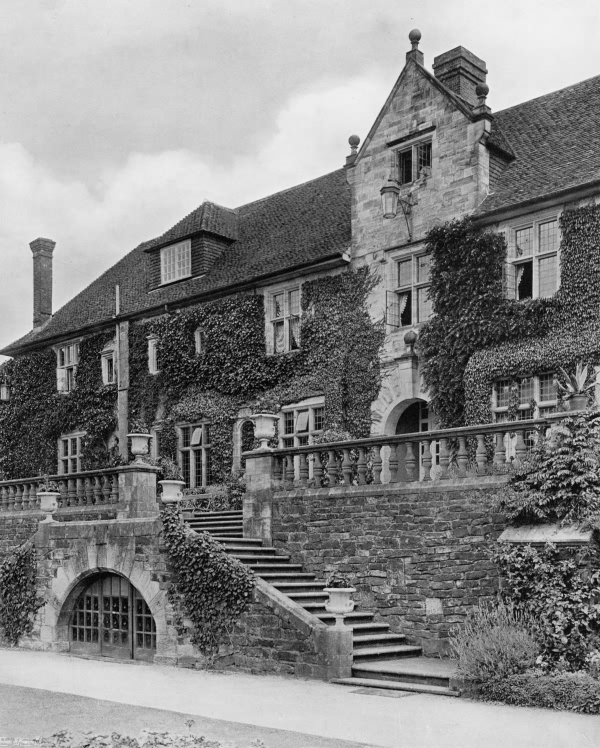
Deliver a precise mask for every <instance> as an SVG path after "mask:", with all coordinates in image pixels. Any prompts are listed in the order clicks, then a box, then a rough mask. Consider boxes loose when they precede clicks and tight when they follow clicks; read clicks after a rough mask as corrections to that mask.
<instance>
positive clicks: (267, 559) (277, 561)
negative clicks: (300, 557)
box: [229, 553, 290, 566]
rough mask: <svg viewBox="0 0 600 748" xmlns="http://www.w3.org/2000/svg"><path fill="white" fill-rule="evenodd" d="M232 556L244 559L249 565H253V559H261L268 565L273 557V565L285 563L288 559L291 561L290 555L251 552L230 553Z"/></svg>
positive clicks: (240, 559)
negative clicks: (262, 554)
mask: <svg viewBox="0 0 600 748" xmlns="http://www.w3.org/2000/svg"><path fill="white" fill-rule="evenodd" d="M229 555H230V556H231V557H232V558H237V560H238V561H242V562H243V563H245V564H248V565H249V566H253V563H252V562H253V561H259V560H260V561H261V562H262V564H263V565H267V564H269V562H270V559H273V561H272V566H280V565H282V564H285V562H286V561H289V558H290V557H289V556H258V555H254V554H249V553H230V554H229Z"/></svg>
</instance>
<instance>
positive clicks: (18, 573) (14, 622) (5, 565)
mask: <svg viewBox="0 0 600 748" xmlns="http://www.w3.org/2000/svg"><path fill="white" fill-rule="evenodd" d="M36 572H37V569H36V556H35V548H34V547H33V546H32V545H31V544H30V543H29V544H25V545H22V546H20V547H19V548H16V549H15V550H14V551H13V553H12V554H11V555H10V556H8V558H6V559H5V560H4V561H3V562H2V564H0V626H2V628H3V629H4V636H5V638H6V639H7V641H8V642H9V643H10V644H12V645H14V646H16V645H17V644H18V643H19V639H20V638H21V636H24V635H25V634H30V633H31V629H32V627H33V617H34V615H35V613H36V611H37V609H38V608H40V607H41V606H42V605H43V604H44V601H43V600H42V599H41V598H39V597H38V596H37V590H36Z"/></svg>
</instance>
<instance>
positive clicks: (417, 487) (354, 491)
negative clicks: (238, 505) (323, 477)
mask: <svg viewBox="0 0 600 748" xmlns="http://www.w3.org/2000/svg"><path fill="white" fill-rule="evenodd" d="M509 477H510V476H509V475H508V474H506V475H481V476H473V477H469V478H449V479H448V480H435V481H427V482H423V481H411V482H410V483H380V484H377V485H373V484H367V485H364V486H333V487H332V488H297V487H296V488H292V489H290V490H289V491H283V490H281V489H279V490H276V491H275V493H274V498H275V499H285V498H296V497H299V496H305V497H311V496H318V497H329V498H332V499H335V498H345V497H347V496H386V495H388V494H392V495H395V494H402V495H408V494H427V493H448V492H459V491H477V490H484V489H490V488H501V487H502V486H504V485H506V483H507V482H508V479H509Z"/></svg>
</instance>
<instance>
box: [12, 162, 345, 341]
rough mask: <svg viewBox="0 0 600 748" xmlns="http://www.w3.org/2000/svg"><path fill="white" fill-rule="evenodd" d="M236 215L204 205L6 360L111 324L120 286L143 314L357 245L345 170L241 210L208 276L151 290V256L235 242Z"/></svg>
mask: <svg viewBox="0 0 600 748" xmlns="http://www.w3.org/2000/svg"><path fill="white" fill-rule="evenodd" d="M207 205H208V206H210V207H209V208H208V209H206V206H207ZM215 209H216V210H215ZM231 213H232V211H230V210H228V209H227V208H221V207H220V206H214V205H213V204H212V203H204V204H203V205H202V206H200V207H199V208H198V209H197V210H196V211H194V212H193V213H191V214H190V215H189V216H187V217H186V218H184V219H183V220H182V221H180V222H179V223H177V224H176V225H175V226H174V227H173V228H172V229H170V230H169V231H167V232H166V233H165V234H163V235H162V236H161V237H158V238H157V239H153V240H152V241H149V242H145V243H143V244H140V245H139V246H138V247H136V249H134V250H132V251H131V252H129V254H127V255H126V256H125V257H124V258H123V259H122V260H120V261H119V262H117V263H116V265H113V267H111V268H110V269H109V270H107V271H106V272H105V273H104V274H103V275H101V276H100V277H99V278H97V279H96V280H95V281H94V282H93V283H92V284H91V285H89V286H88V287H87V288H86V289H85V290H83V291H81V292H80V293H79V294H78V295H77V296H75V297H74V298H73V299H72V300H71V301H69V302H68V303H67V304H66V305H65V306H63V307H62V308H61V309H59V310H58V311H57V312H56V313H55V314H54V315H53V317H52V319H51V320H50V321H49V322H48V323H47V324H46V325H45V326H44V327H43V328H42V329H41V330H38V331H37V332H35V331H31V332H29V333H27V335H25V336H24V337H22V338H20V339H19V340H17V341H15V342H14V343H11V344H10V345H9V346H6V348H5V349H4V350H3V351H2V353H4V354H6V355H14V353H15V352H17V350H18V349H20V348H22V347H23V346H25V345H29V344H33V343H37V342H38V341H39V342H42V341H45V340H48V339H50V338H60V337H65V336H67V335H70V334H76V333H77V332H78V331H79V330H81V329H82V328H84V327H88V326H92V325H95V324H102V323H105V322H109V321H111V320H112V319H113V316H114V313H115V286H116V284H119V292H120V309H121V313H122V314H124V315H128V314H136V313H140V312H143V311H144V310H146V309H148V310H150V309H152V308H156V307H159V306H162V305H165V304H172V303H176V302H181V301H182V300H184V299H186V298H188V297H190V296H196V295H202V294H207V295H208V294H212V293H218V292H223V293H226V292H227V289H228V288H230V287H233V286H236V285H238V284H241V283H252V282H254V281H257V280H258V279H259V278H261V277H263V276H268V275H275V274H278V273H279V274H281V273H284V272H286V271H288V270H291V269H292V268H295V267H299V266H302V265H305V266H306V265H310V264H312V263H318V262H320V261H324V260H326V259H330V258H333V257H336V256H337V257H340V256H341V255H342V254H343V253H344V252H346V251H347V250H348V247H349V246H350V241H351V229H350V187H349V185H348V182H347V180H346V173H345V170H344V169H339V170H337V171H334V172H331V173H330V174H326V175H325V176H323V177H319V178H318V179H313V180H311V181H310V182H305V183H304V184H301V185H298V186H296V187H292V188H290V189H288V190H284V191H283V192H278V193H276V194H274V195H271V196H270V197H266V198H263V199H262V200H257V201H255V202H252V203H248V204H247V205H243V206H241V207H240V208H237V210H235V211H234V213H235V214H236V215H237V232H238V239H237V241H235V242H234V243H233V244H232V245H231V246H229V247H227V248H226V249H224V250H223V253H222V254H221V256H220V257H219V259H218V261H217V262H215V263H214V265H213V266H212V268H211V269H210V270H209V272H208V273H207V274H206V275H204V276H201V277H196V278H190V279H188V280H185V281H180V282H178V283H174V284H172V285H169V286H165V287H164V288H160V289H156V290H152V291H149V290H148V289H149V286H148V278H149V263H150V257H149V255H148V254H147V252H146V251H145V250H148V249H150V248H152V247H158V246H161V245H164V244H165V243H169V242H171V241H177V240H178V239H180V238H183V237H184V236H189V234H190V232H195V231H200V230H206V231H211V232H213V233H218V234H220V235H221V236H223V235H228V236H231V232H232V230H233V224H232V222H231V218H230V217H228V215H227V214H231ZM226 232H229V234H226Z"/></svg>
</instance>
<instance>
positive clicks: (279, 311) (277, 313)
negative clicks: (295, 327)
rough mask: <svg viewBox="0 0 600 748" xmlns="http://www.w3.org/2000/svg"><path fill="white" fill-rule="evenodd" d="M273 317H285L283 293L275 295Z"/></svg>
mask: <svg viewBox="0 0 600 748" xmlns="http://www.w3.org/2000/svg"><path fill="white" fill-rule="evenodd" d="M273 317H274V318H276V319H277V318H278V317H283V294H282V293H278V294H276V295H275V296H273Z"/></svg>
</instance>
